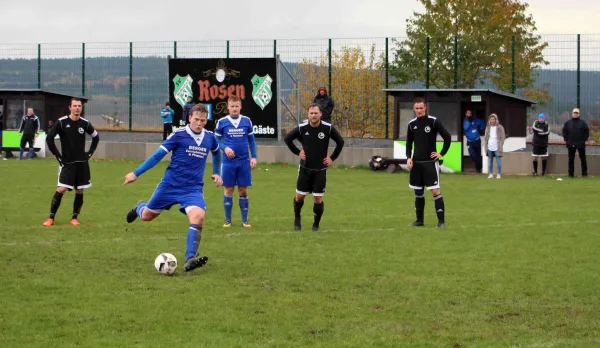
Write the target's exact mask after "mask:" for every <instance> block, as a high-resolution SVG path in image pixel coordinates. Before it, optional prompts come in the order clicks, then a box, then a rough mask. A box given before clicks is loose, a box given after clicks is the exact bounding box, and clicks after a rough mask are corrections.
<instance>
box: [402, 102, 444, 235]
mask: <svg viewBox="0 0 600 348" xmlns="http://www.w3.org/2000/svg"><path fill="white" fill-rule="evenodd" d="M413 110H414V112H415V115H416V116H417V117H416V118H414V119H412V120H411V121H410V122H408V130H407V133H406V158H407V160H406V167H407V168H408V169H409V170H410V176H409V185H408V186H409V187H410V188H411V189H413V190H414V191H415V209H416V212H417V220H416V221H415V222H413V223H412V225H411V226H424V220H423V218H424V210H425V190H424V189H428V190H430V191H431V194H432V195H433V201H434V202H435V211H436V213H437V217H438V224H437V227H438V228H444V227H446V224H445V219H444V209H445V207H444V198H442V192H441V191H440V162H439V159H440V157H442V156H444V155H445V154H446V152H448V150H449V149H450V141H451V140H452V138H451V136H450V133H448V131H447V130H446V128H444V126H443V125H442V123H441V122H440V120H438V119H437V118H435V117H433V116H430V115H428V114H427V108H426V106H425V100H424V99H421V98H417V99H415V101H414V103H413ZM438 134H439V135H441V136H442V138H443V139H444V146H443V147H442V151H441V152H437V149H436V146H437V135H438ZM413 144H414V146H415V151H414V152H413Z"/></svg>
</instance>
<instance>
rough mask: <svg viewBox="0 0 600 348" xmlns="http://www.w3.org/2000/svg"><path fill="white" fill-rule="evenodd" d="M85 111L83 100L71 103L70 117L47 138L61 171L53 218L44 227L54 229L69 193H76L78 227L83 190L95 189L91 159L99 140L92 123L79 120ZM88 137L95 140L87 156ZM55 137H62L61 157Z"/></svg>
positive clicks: (55, 195)
mask: <svg viewBox="0 0 600 348" xmlns="http://www.w3.org/2000/svg"><path fill="white" fill-rule="evenodd" d="M82 107H83V106H82V103H81V99H78V98H73V99H71V105H70V106H69V110H70V111H71V114H70V115H69V116H63V117H61V118H59V119H58V121H56V123H55V124H54V127H52V128H51V129H50V131H49V132H48V137H47V138H46V143H47V144H48V149H50V152H52V154H53V155H54V156H56V159H57V160H58V163H59V164H60V167H59V170H58V187H57V188H56V192H55V193H54V197H52V203H51V205H50V217H49V218H48V220H46V221H45V222H44V226H52V225H54V216H55V215H56V212H57V211H58V207H59V206H60V201H61V200H62V196H63V194H64V193H65V191H67V190H69V191H71V190H75V201H74V202H73V215H72V217H71V225H74V226H76V225H79V221H78V219H77V218H78V216H79V212H80V211H81V206H82V205H83V189H86V188H88V187H90V186H92V182H91V176H90V165H89V163H88V159H89V158H90V157H92V155H93V154H94V151H95V150H96V146H98V142H99V141H100V137H99V136H98V132H96V130H95V129H94V127H93V126H92V124H91V123H90V121H88V120H86V119H85V118H82V117H81V116H80V115H81V110H82ZM86 133H87V134H89V135H91V137H92V145H91V146H90V149H89V151H88V152H85V134H86ZM56 135H58V136H59V137H60V145H61V146H60V147H61V150H62V154H61V153H60V152H59V151H58V149H57V148H56V144H54V137H55V136H56Z"/></svg>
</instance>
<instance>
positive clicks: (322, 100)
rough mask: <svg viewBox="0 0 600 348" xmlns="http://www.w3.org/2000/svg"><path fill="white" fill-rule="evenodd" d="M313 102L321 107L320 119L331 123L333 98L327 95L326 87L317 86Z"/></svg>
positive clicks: (333, 105)
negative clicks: (317, 90)
mask: <svg viewBox="0 0 600 348" xmlns="http://www.w3.org/2000/svg"><path fill="white" fill-rule="evenodd" d="M313 103H315V104H318V105H319V107H320V108H321V112H322V114H323V116H322V117H321V121H324V122H327V123H331V113H332V112H333V108H334V107H335V104H334V103H333V99H332V98H331V97H330V96H329V95H327V88H325V87H321V88H319V92H318V93H317V95H316V96H315V99H314V100H313Z"/></svg>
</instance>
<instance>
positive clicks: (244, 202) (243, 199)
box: [240, 196, 249, 223]
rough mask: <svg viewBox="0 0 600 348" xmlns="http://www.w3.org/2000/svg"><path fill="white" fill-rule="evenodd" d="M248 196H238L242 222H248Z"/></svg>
mask: <svg viewBox="0 0 600 348" xmlns="http://www.w3.org/2000/svg"><path fill="white" fill-rule="evenodd" d="M248 203H249V202H248V196H240V210H241V211H242V222H243V223H247V222H248Z"/></svg>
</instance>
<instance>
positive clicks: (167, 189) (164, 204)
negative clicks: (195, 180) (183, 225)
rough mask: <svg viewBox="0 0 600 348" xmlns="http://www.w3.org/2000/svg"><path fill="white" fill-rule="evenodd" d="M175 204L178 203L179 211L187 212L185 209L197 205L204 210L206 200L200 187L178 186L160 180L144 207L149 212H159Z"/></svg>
mask: <svg viewBox="0 0 600 348" xmlns="http://www.w3.org/2000/svg"><path fill="white" fill-rule="evenodd" d="M175 204H179V205H180V206H179V211H180V212H181V213H183V214H187V210H189V208H192V207H198V208H202V209H204V211H206V202H205V201H204V194H203V193H202V187H201V186H198V187H179V186H173V185H171V184H167V183H165V182H163V181H161V182H160V183H159V184H158V186H156V190H154V193H153V194H152V197H150V200H149V201H148V205H146V208H147V209H149V210H150V211H151V212H153V213H156V214H160V212H161V211H162V210H164V209H166V210H169V209H171V207H172V206H173V205H175Z"/></svg>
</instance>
